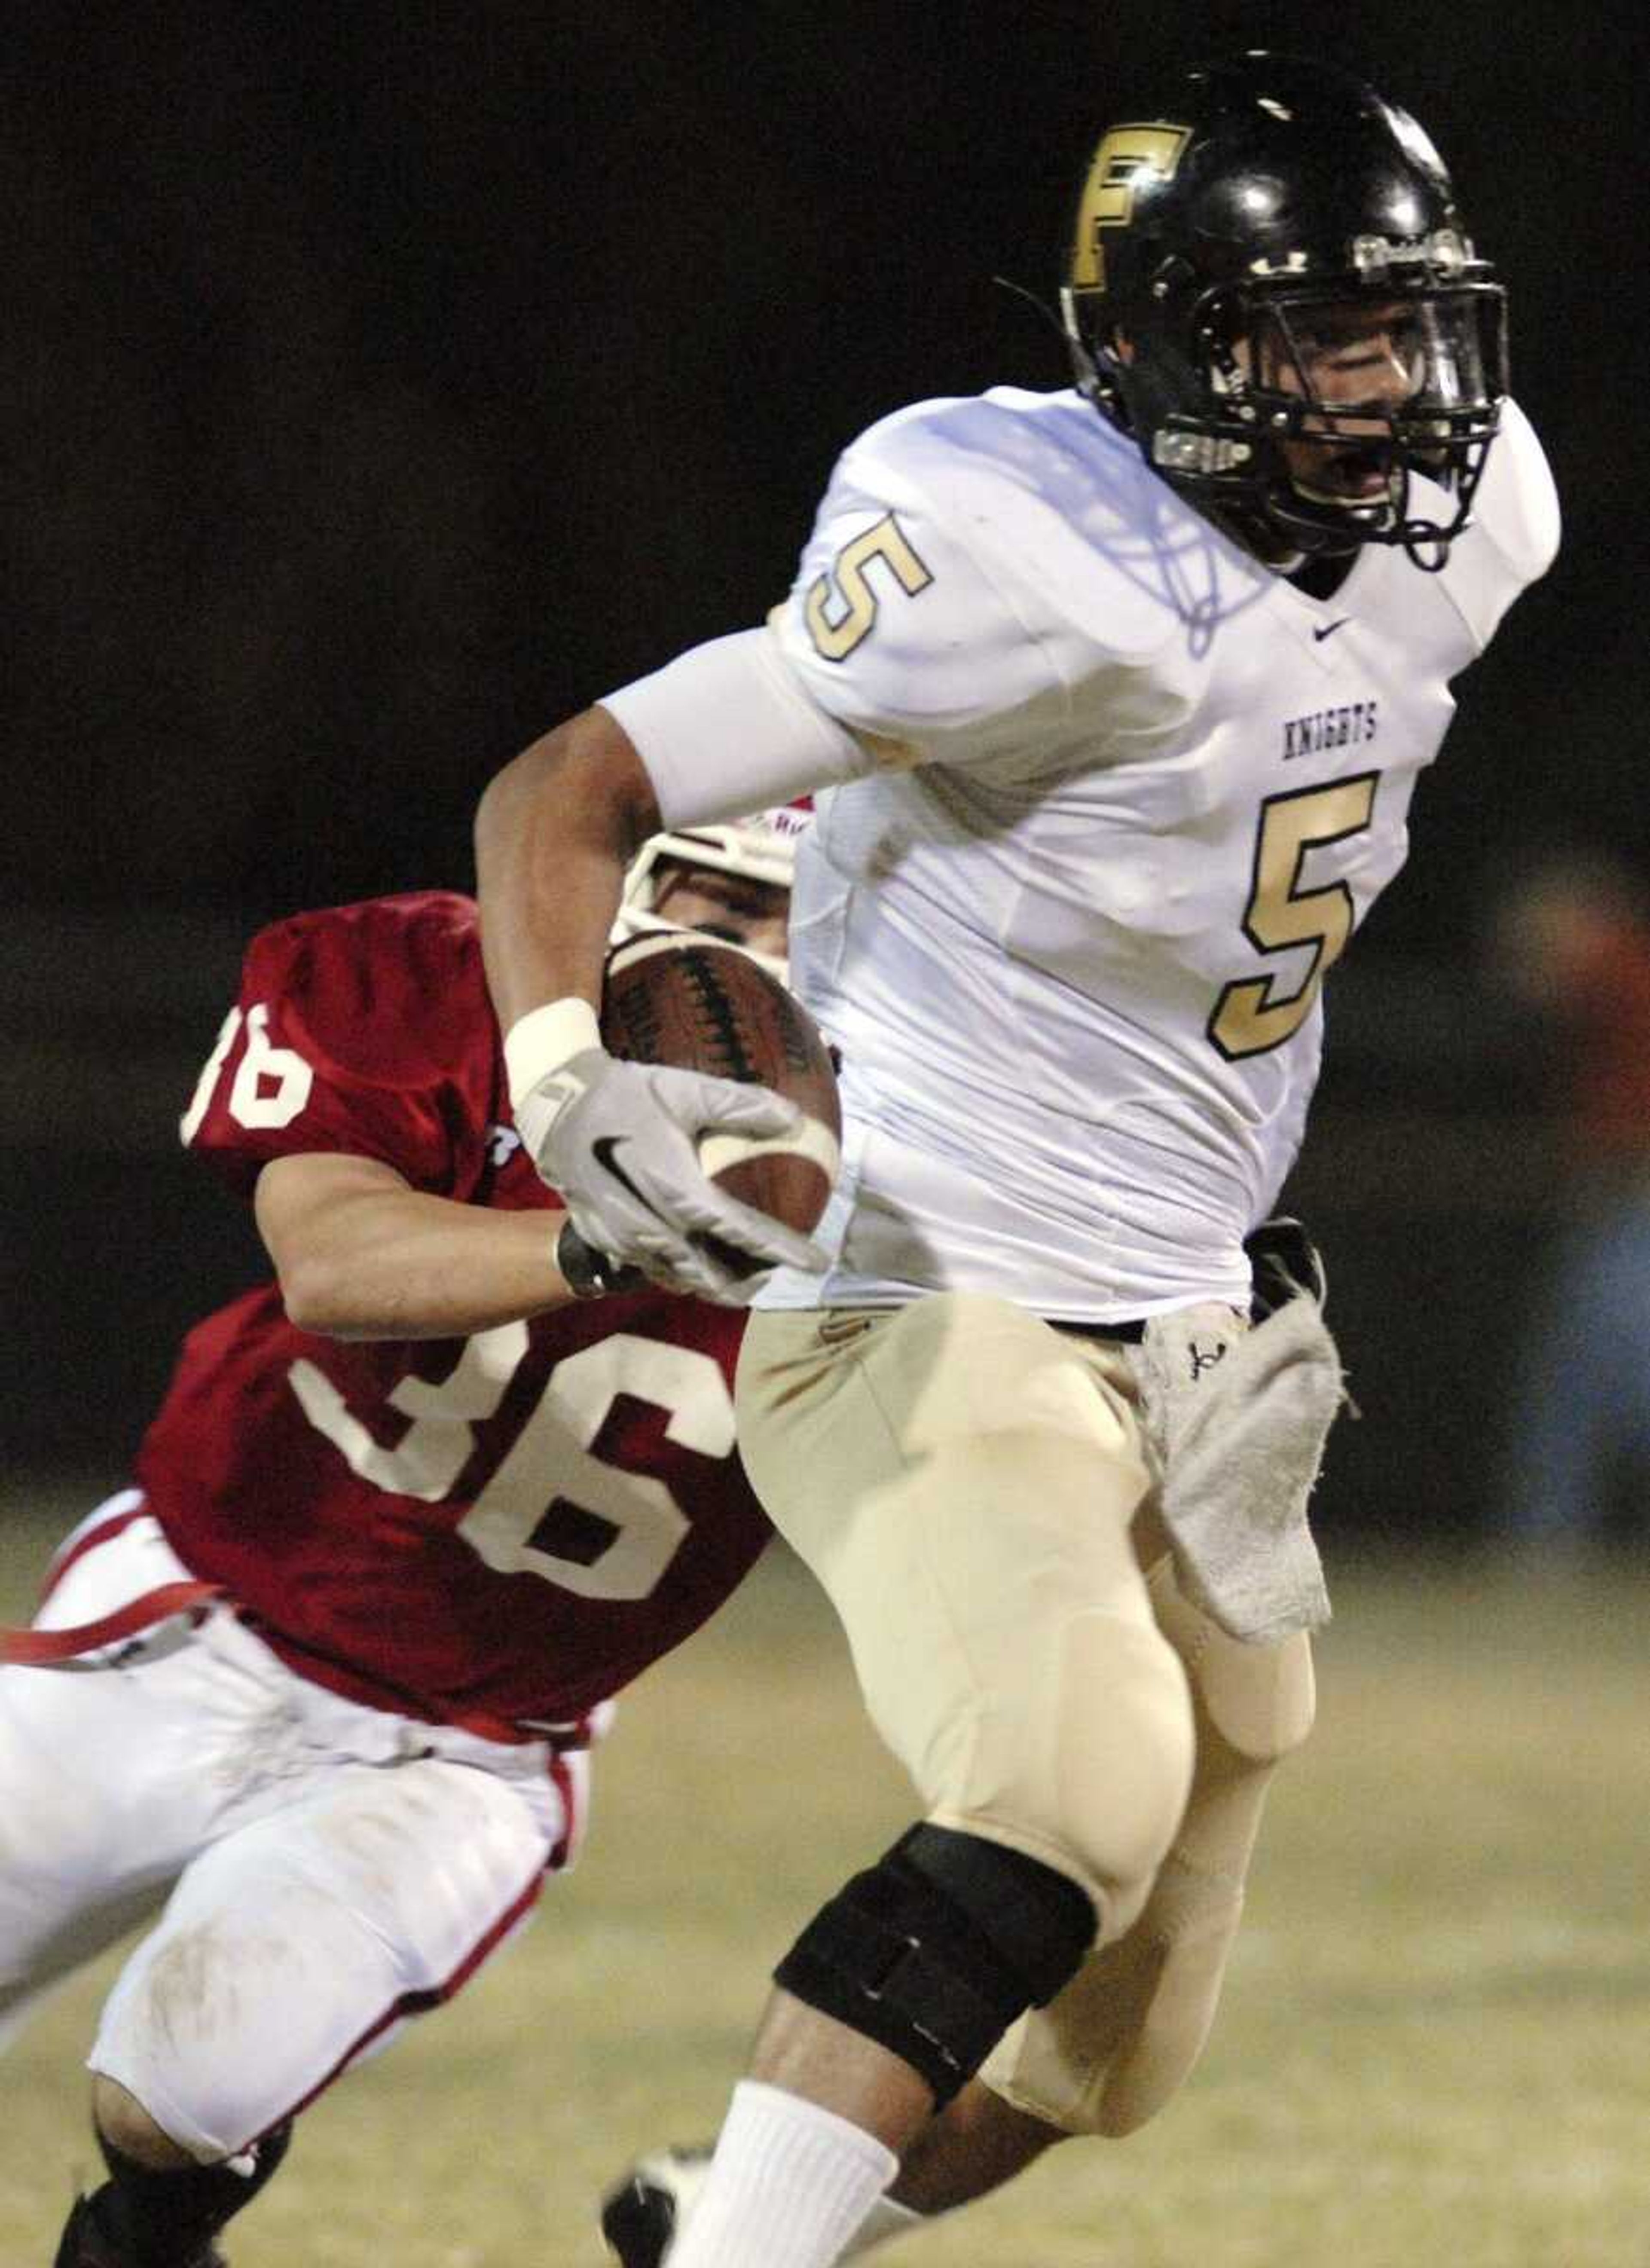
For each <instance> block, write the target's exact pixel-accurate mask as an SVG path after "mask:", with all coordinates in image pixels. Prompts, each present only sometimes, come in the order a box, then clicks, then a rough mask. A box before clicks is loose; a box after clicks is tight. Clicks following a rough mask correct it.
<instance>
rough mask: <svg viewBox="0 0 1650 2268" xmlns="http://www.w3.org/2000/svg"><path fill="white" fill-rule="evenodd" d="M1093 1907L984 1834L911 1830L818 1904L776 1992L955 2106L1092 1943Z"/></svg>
mask: <svg viewBox="0 0 1650 2268" xmlns="http://www.w3.org/2000/svg"><path fill="white" fill-rule="evenodd" d="M1095 1925H1096V1916H1095V1912H1094V1901H1093V1900H1092V1899H1091V1898H1090V1897H1089V1896H1088V1895H1087V1893H1086V1891H1084V1890H1081V1889H1079V1888H1078V1886H1077V1884H1076V1883H1075V1882H1073V1881H1068V1880H1067V1878H1066V1877H1065V1875H1064V1874H1057V1873H1056V1872H1055V1870H1054V1869H1053V1867H1045V1866H1043V1865H1042V1862H1041V1861H1040V1860H1038V1859H1028V1858H1025V1857H1023V1856H1022V1855H1021V1854H1020V1852H1017V1851H1010V1850H1007V1849H1005V1847H1004V1845H1001V1844H1000V1843H990V1842H987V1841H986V1840H985V1838H984V1837H983V1836H978V1835H964V1834H960V1833H958V1832H957V1831H956V1830H954V1829H952V1828H948V1827H930V1826H928V1825H926V1824H924V1825H922V1826H920V1827H913V1828H912V1829H911V1830H910V1833H909V1834H907V1835H904V1836H902V1837H901V1838H900V1840H899V1841H898V1842H897V1843H896V1844H895V1845H894V1847H893V1849H892V1850H891V1851H888V1852H885V1853H884V1854H883V1856H882V1857H881V1858H880V1859H879V1860H878V1861H877V1864H876V1865H875V1866H874V1867H870V1868H869V1869H868V1870H867V1871H866V1873H865V1874H856V1875H855V1876H854V1878H853V1880H852V1881H851V1882H849V1883H848V1884H847V1886H846V1888H845V1889H843V1890H841V1891H840V1892H839V1893H838V1894H837V1896H836V1897H834V1898H833V1899H832V1900H831V1902H830V1904H829V1905H827V1906H824V1907H822V1908H821V1911H819V1912H818V1913H817V1914H816V1915H815V1916H814V1919H813V1920H812V1921H811V1922H810V1923H809V1924H808V1926H807V1928H806V1929H805V1930H804V1931H803V1933H802V1934H801V1936H800V1937H799V1938H798V1940H797V1941H796V1943H795V1944H794V1945H793V1946H792V1948H791V1950H790V1952H789V1953H787V1954H786V1955H785V1957H784V1960H783V1961H782V1962H780V1963H779V1966H778V1968H777V1969H776V1970H775V1971H774V1982H775V1983H776V1984H777V1985H782V1986H783V1987H784V1990H785V1991H786V1992H792V1993H794V1994H795V1995H796V1997H797V1999H799V2000H806V2001H807V2004H808V2006H809V2007H814V2008H818V2009H819V2010H821V2013H822V2014H825V2015H828V2016H834V2017H835V2018H836V2020H837V2021H838V2022H839V2023H843V2024H848V2025H851V2027H852V2029H854V2030H855V2031H857V2032H862V2033H863V2034H864V2035H865V2036H866V2038H867V2039H871V2040H875V2041H876V2042H877V2043H878V2044H879V2046H881V2047H885V2048H887V2049H888V2050H889V2051H890V2052H891V2053H892V2054H895V2055H896V2056H898V2057H900V2058H902V2061H904V2062H906V2063H908V2064H910V2066H911V2067H912V2069H913V2070H914V2071H916V2072H917V2073H920V2075H921V2076H922V2077H923V2078H924V2080H927V2082H928V2084H929V2086H930V2087H932V2089H933V2091H934V2097H935V2102H936V2104H937V2105H943V2104H945V2103H947V2102H950V2100H951V2098H952V2096H953V2095H955V2094H956V2092H957V2090H958V2088H961V2086H962V2085H963V2084H964V2082H965V2081H966V2080H969V2079H971V2078H972V2077H973V2075H974V2073H976V2071H977V2070H978V2068H979V2066H980V2065H981V2064H982V2063H983V2061H984V2059H985V2058H986V2056H987V2055H988V2054H989V2053H990V2052H991V2049H992V2048H993V2047H994V2046H995V2045H996V2044H997V2042H998V2040H999V2039H1000V2038H1001V2037H1002V2035H1003V2034H1004V2033H1005V2031H1006V2030H1007V2029H1008V2027H1009V2026H1010V2024H1012V2023H1013V2021H1014V2019H1015V2017H1016V2016H1019V2015H1022V2014H1024V2013H1025V2011H1026V2009H1027V2008H1028V2007H1042V2005H1043V2004H1044V2002H1046V2001H1049V2000H1051V1999H1053V1998H1054V1996H1055V1994H1056V1993H1057V1992H1058V1991H1059V1990H1060V1987H1061V1986H1062V1985H1064V1983H1065V1982H1066V1980H1067V1978H1068V1977H1071V1976H1072V1973H1073V1971H1074V1970H1076V1968H1077V1966H1078V1964H1079V1962H1080V1961H1081V1960H1082V1958H1083V1955H1084V1954H1085V1953H1086V1952H1087V1950H1088V1948H1089V1946H1090V1945H1091V1944H1092V1943H1093V1942H1094V1930H1095Z"/></svg>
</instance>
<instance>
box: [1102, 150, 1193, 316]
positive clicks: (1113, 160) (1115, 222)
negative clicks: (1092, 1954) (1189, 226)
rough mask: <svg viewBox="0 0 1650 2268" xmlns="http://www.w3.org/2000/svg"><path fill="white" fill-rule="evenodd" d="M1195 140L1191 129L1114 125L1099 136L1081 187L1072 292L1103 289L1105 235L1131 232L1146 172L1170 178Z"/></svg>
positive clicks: (1163, 178)
mask: <svg viewBox="0 0 1650 2268" xmlns="http://www.w3.org/2000/svg"><path fill="white" fill-rule="evenodd" d="M1190 139H1191V129H1190V127H1189V126H1114V127H1113V128H1112V129H1111V130H1110V132H1109V133H1108V134H1106V135H1104V136H1102V137H1101V144H1100V147H1099V149H1098V150H1096V151H1095V152H1094V162H1093V164H1092V165H1091V166H1089V169H1088V179H1087V180H1086V181H1085V182H1084V184H1083V194H1082V196H1081V198H1080V199H1079V203H1078V208H1077V234H1076V239H1075V241H1074V242H1073V244H1072V290H1073V291H1104V290H1105V288H1106V252H1105V246H1104V244H1103V243H1102V241H1101V230H1102V229H1108V228H1127V227H1128V225H1129V223H1130V221H1131V219H1132V218H1133V217H1134V192H1135V185H1136V183H1137V182H1138V180H1139V177H1140V175H1141V174H1142V173H1153V174H1155V175H1156V177H1157V178H1158V179H1159V180H1164V181H1167V180H1169V179H1170V178H1171V176H1172V175H1173V173H1174V171H1175V166H1178V165H1179V163H1180V159H1181V152H1182V150H1184V148H1185V147H1186V144H1187V143H1188V142H1190Z"/></svg>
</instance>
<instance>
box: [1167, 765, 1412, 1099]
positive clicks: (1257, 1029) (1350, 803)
mask: <svg viewBox="0 0 1650 2268" xmlns="http://www.w3.org/2000/svg"><path fill="white" fill-rule="evenodd" d="M1380 777H1381V775H1380V773H1379V772H1363V773H1360V774H1359V777H1357V778H1356V779H1346V780H1337V781H1336V782H1335V784H1333V786H1330V787H1307V788H1300V789H1297V790H1296V791H1295V792H1294V793H1293V794H1290V795H1272V796H1268V797H1267V799H1266V800H1265V802H1264V803H1263V804H1262V806H1261V818H1260V831H1259V834H1258V836H1257V837H1256V844H1255V880H1254V884H1253V887H1251V889H1250V891H1249V904H1248V906H1247V907H1246V908H1245V909H1244V914H1243V934H1244V936H1245V937H1246V938H1248V939H1249V943H1250V944H1251V945H1252V946H1255V947H1256V951H1257V952H1260V953H1283V952H1285V951H1287V950H1289V949H1290V948H1291V947H1298V946H1308V947H1309V948H1310V950H1311V954H1312V963H1311V966H1310V968H1308V969H1307V974H1306V979H1305V982H1304V983H1302V984H1301V985H1300V987H1299V989H1298V990H1295V991H1293V992H1288V993H1285V994H1283V995H1282V996H1281V997H1279V995H1278V993H1277V992H1276V991H1275V990H1274V987H1275V986H1276V985H1277V983H1278V978H1277V977H1276V976H1241V977H1235V978H1234V980H1233V982H1232V983H1230V984H1228V985H1226V988H1225V990H1223V991H1222V992H1221V995H1220V998H1219V1000H1217V1001H1216V1003H1215V1008H1214V1013H1213V1014H1212V1016H1211V1017H1210V1019H1209V1037H1210V1038H1211V1039H1212V1041H1213V1042H1214V1044H1215V1046H1216V1047H1217V1048H1219V1050H1220V1053H1221V1054H1222V1055H1223V1056H1224V1057H1226V1061H1227V1062H1228V1063H1231V1062H1234V1061H1235V1060H1236V1059H1237V1057H1240V1056H1258V1055H1263V1054H1264V1053H1265V1052H1266V1050H1267V1049H1269V1048H1278V1047H1281V1046H1282V1045H1283V1043H1284V1042H1285V1040H1288V1039H1293V1037H1294V1035H1295V1034H1296V1033H1297V1032H1298V1031H1299V1030H1300V1027H1301V1025H1302V1024H1303V1023H1305V1021H1306V1020H1307V1014H1308V1013H1309V1012H1310V1010H1311V1007H1312V1004H1313V1002H1314V1001H1315V999H1316V998H1317V997H1318V990H1319V987H1320V986H1321V985H1322V982H1323V978H1324V975H1325V972H1326V971H1327V970H1328V969H1329V968H1331V967H1332V966H1333V965H1334V963H1335V962H1336V961H1338V960H1339V959H1340V957H1341V955H1342V954H1343V953H1344V952H1345V950H1346V941H1347V939H1349V938H1350V937H1351V935H1352V924H1353V922H1354V921H1355V920H1356V919H1357V915H1358V909H1357V907H1356V906H1355V905H1354V904H1353V902H1352V892H1351V891H1350V890H1349V889H1348V888H1347V887H1346V885H1345V883H1344V882H1329V883H1325V884H1324V885H1323V887H1322V888H1319V889H1310V890H1303V889H1302V888H1301V887H1300V876H1301V871H1302V869H1303V867H1304V866H1305V865H1306V859H1307V852H1308V851H1313V850H1316V849H1318V848H1320V847H1322V845H1324V844H1326V843H1344V841H1345V840H1346V838H1347V836H1349V835H1361V834H1362V833H1363V831H1364V829H1365V828H1366V827H1367V826H1368V824H1369V822H1370V820H1371V818H1372V817H1373V816H1374V808H1375V788H1376V785H1377V784H1378V782H1379V780H1380Z"/></svg>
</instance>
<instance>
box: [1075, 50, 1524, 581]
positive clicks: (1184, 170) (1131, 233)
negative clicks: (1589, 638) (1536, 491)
mask: <svg viewBox="0 0 1650 2268" xmlns="http://www.w3.org/2000/svg"><path fill="white" fill-rule="evenodd" d="M1061 300H1062V306H1063V309H1064V324H1065V331H1066V336H1067V339H1068V342H1069V343H1070V346H1071V350H1072V358H1073V361H1074V363H1075V365H1076V370H1077V381H1078V384H1079V387H1080V388H1081V389H1082V391H1083V392H1084V393H1085V394H1087V395H1088V397H1089V398H1090V400H1091V401H1094V403H1095V404H1096V405H1097V406H1098V407H1099V408H1100V409H1102V410H1103V411H1104V412H1105V413H1106V414H1107V415H1108V416H1110V417H1111V418H1112V419H1113V420H1114V421H1115V422H1116V423H1118V424H1120V425H1122V426H1123V427H1124V428H1125V429H1126V430H1127V431H1129V432H1131V433H1132V434H1133V435H1134V437H1135V438H1136V439H1137V440H1138V442H1139V444H1140V446H1141V448H1142V449H1143V451H1144V452H1145V455H1146V457H1147V460H1149V461H1150V462H1151V463H1152V464H1153V466H1155V468H1157V470H1158V471H1159V472H1160V473H1161V474H1162V475H1163V476H1164V477H1165V479H1167V480H1168V481H1169V482H1172V484H1173V485H1174V486H1175V488H1176V489H1178V490H1182V492H1183V493H1184V494H1185V495H1186V496H1188V497H1190V499H1191V500H1192V502H1194V503H1195V504H1197V505H1198V506H1199V507H1200V508H1201V509H1203V510H1205V511H1211V512H1214V513H1215V515H1216V516H1217V517H1221V516H1227V517H1229V518H1230V519H1233V520H1234V522H1235V524H1236V526H1237V527H1238V528H1239V530H1240V531H1244V530H1248V531H1249V532H1251V533H1254V532H1257V530H1263V531H1264V532H1265V540H1269V541H1270V543H1271V546H1273V547H1275V548H1277V549H1279V550H1281V551H1284V552H1286V553H1291V554H1307V555H1308V556H1315V555H1318V554H1324V553H1333V552H1344V551H1350V550H1352V549H1354V548H1355V547H1356V546H1358V545H1359V544H1362V543H1395V544H1402V545H1403V548H1404V549H1405V550H1406V551H1407V553H1408V554H1409V556H1410V557H1411V559H1412V560H1413V561H1414V562H1415V563H1416V564H1417V565H1418V566H1420V567H1425V568H1427V569H1436V568H1438V567H1440V566H1441V565H1442V564H1443V563H1444V560H1445V558H1446V556H1447V554H1448V549H1449V546H1450V544H1451V542H1452V541H1454V539H1455V537H1456V536H1457V535H1459V534H1460V533H1461V531H1462V528H1464V527H1466V525H1467V522H1468V515H1469V513H1470V509H1471V504H1472V498H1473V494H1474V491H1475V490H1476V489H1477V484H1478V482H1479V479H1480V478H1481V476H1482V475H1483V471H1484V460H1485V458H1486V457H1487V455H1488V453H1489V449H1490V445H1491V443H1492V440H1493V439H1494V437H1495V431H1496V428H1497V425H1498V423H1499V417H1500V408H1501V403H1502V401H1503V399H1504V398H1505V395H1506V294H1505V292H1504V291H1503V290H1502V287H1501V285H1500V284H1499V283H1498V282H1497V281H1496V279H1495V276H1494V274H1493V272H1492V269H1490V267H1489V266H1488V264H1487V263H1486V262H1485V261H1482V260H1480V259H1479V258H1478V256H1477V254H1476V252H1475V251H1474V249H1473V247H1472V242H1471V239H1470V237H1469V236H1468V234H1467V232H1466V229H1465V226H1464V225H1463V223H1462V217H1461V215H1460V213H1459V211H1458V210H1457V209H1456V205H1455V192H1454V189H1453V188H1452V187H1451V184H1450V180H1449V176H1448V174H1447V173H1446V171H1445V169H1444V166H1443V162H1442V160H1441V159H1440V157H1439V155H1438V152H1437V151H1435V150H1434V149H1433V145H1432V143H1431V142H1430V141H1429V140H1428V139H1427V137H1426V136H1425V133H1424V132H1423V131H1422V129H1421V128H1420V127H1419V126H1418V125H1417V124H1416V122H1415V121H1414V120H1413V119H1412V118H1411V117H1410V115H1409V114H1408V113H1407V112H1405V111H1403V110H1400V109H1398V108H1396V107H1395V106H1394V105H1393V104H1391V103H1389V102H1387V101H1384V100H1383V99H1381V96H1380V95H1378V94H1377V93H1376V92H1374V89H1373V88H1371V87H1368V86H1366V85H1363V83H1362V82H1361V81H1360V80H1359V79H1357V78H1354V77H1352V76H1351V75H1350V74H1349V73H1347V72H1345V71H1343V70H1337V69H1336V68H1334V67H1333V66H1331V65H1329V64H1324V63H1314V62H1309V61H1307V60H1305V59H1303V58H1300V57H1298V56H1290V55H1271V54H1269V53H1267V52H1265V51H1263V50H1260V49H1253V50H1250V51H1249V52H1248V53H1246V54H1243V55H1239V56H1237V57H1236V58H1235V59H1234V60H1233V61H1230V62H1226V63H1212V64H1208V65H1204V66H1203V67H1200V68H1199V69H1197V70H1193V71H1191V72H1190V74H1189V75H1188V77H1187V79H1186V81H1185V83H1184V85H1183V86H1182V89H1181V91H1180V93H1179V95H1178V97H1177V98H1176V99H1174V100H1173V101H1171V102H1170V104H1169V105H1168V107H1167V108H1166V109H1165V110H1164V111H1163V112H1162V114H1160V116H1158V117H1156V118H1153V119H1150V120H1149V121H1147V122H1144V123H1141V124H1138V125H1118V126H1114V127H1112V128H1111V129H1109V131H1108V132H1107V133H1106V134H1105V135H1104V136H1102V138H1101V143H1100V146H1099V148H1098V149H1097V150H1096V151H1095V152H1094V159H1093V161H1092V163H1091V165H1090V167H1089V171H1088V174H1087V178H1086V180H1085V183H1084V186H1083V190H1082V194H1081V196H1080V197H1079V203H1078V209H1077V215H1076V220H1075V224H1074V226H1073V229H1072V243H1071V248H1070V254H1069V261H1068V266H1067V271H1066V277H1065V284H1064V290H1063V291H1062V294H1061ZM1360 371H1364V372H1379V373H1380V377H1379V381H1378V382H1377V380H1376V379H1368V380H1366V381H1360V378H1359V372H1360ZM1325 373H1332V382H1327V383H1326V376H1325ZM1360 382H1366V383H1368V384H1369V385H1370V386H1371V387H1373V388H1374V390H1373V391H1372V392H1371V393H1369V394H1367V395H1366V396H1364V397H1363V398H1359V385H1360ZM1314 468H1322V471H1321V474H1320V475H1318V476H1316V477H1315V474H1314ZM1416 472H1420V473H1424V474H1425V475H1428V476H1429V477H1430V478H1431V479H1432V480H1433V481H1434V482H1437V483H1438V484H1439V485H1440V486H1441V487H1442V488H1443V489H1444V490H1446V491H1447V495H1448V497H1449V508H1448V509H1447V510H1445V511H1443V512H1440V514H1439V516H1437V517H1434V518H1425V517H1417V516H1415V514H1414V512H1412V509H1411V475H1412V474H1413V473H1416Z"/></svg>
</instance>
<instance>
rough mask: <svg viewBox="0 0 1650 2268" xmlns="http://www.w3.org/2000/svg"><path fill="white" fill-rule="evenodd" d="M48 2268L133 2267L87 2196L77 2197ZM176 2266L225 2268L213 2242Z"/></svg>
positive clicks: (226, 2266) (223, 2260) (222, 2257)
mask: <svg viewBox="0 0 1650 2268" xmlns="http://www.w3.org/2000/svg"><path fill="white" fill-rule="evenodd" d="M52 2268H134V2263H133V2260H132V2257H131V2255H130V2253H129V2252H123V2251H122V2250H120V2248H119V2246H118V2245H116V2243H115V2242H114V2239H113V2238H112V2237H110V2236H108V2235H106V2234H105V2233H104V2230H103V2228H102V2227H101V2225H100V2223H99V2219H98V2216H97V2213H95V2212H94V2211H93V2209H92V2199H91V2198H89V2197H83V2198H76V2199H75V2205H74V2211H73V2212H72V2213H70V2216H69V2221H68V2226H67V2227H66V2228H64V2230H63V2235H62V2237H61V2238H60V2240H59V2242H58V2246H57V2251H56V2256H55V2258H54V2260H53V2262H52ZM179 2268H229V2263H228V2261H227V2260H225V2257H224V2256H223V2254H222V2253H221V2252H220V2251H219V2250H218V2249H217V2246H216V2245H215V2244H209V2245H208V2246H207V2247H206V2249H205V2250H204V2251H202V2252H196V2253H194V2254H192V2255H191V2256H190V2257H189V2259H188V2261H187V2262H180V2264H179Z"/></svg>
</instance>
